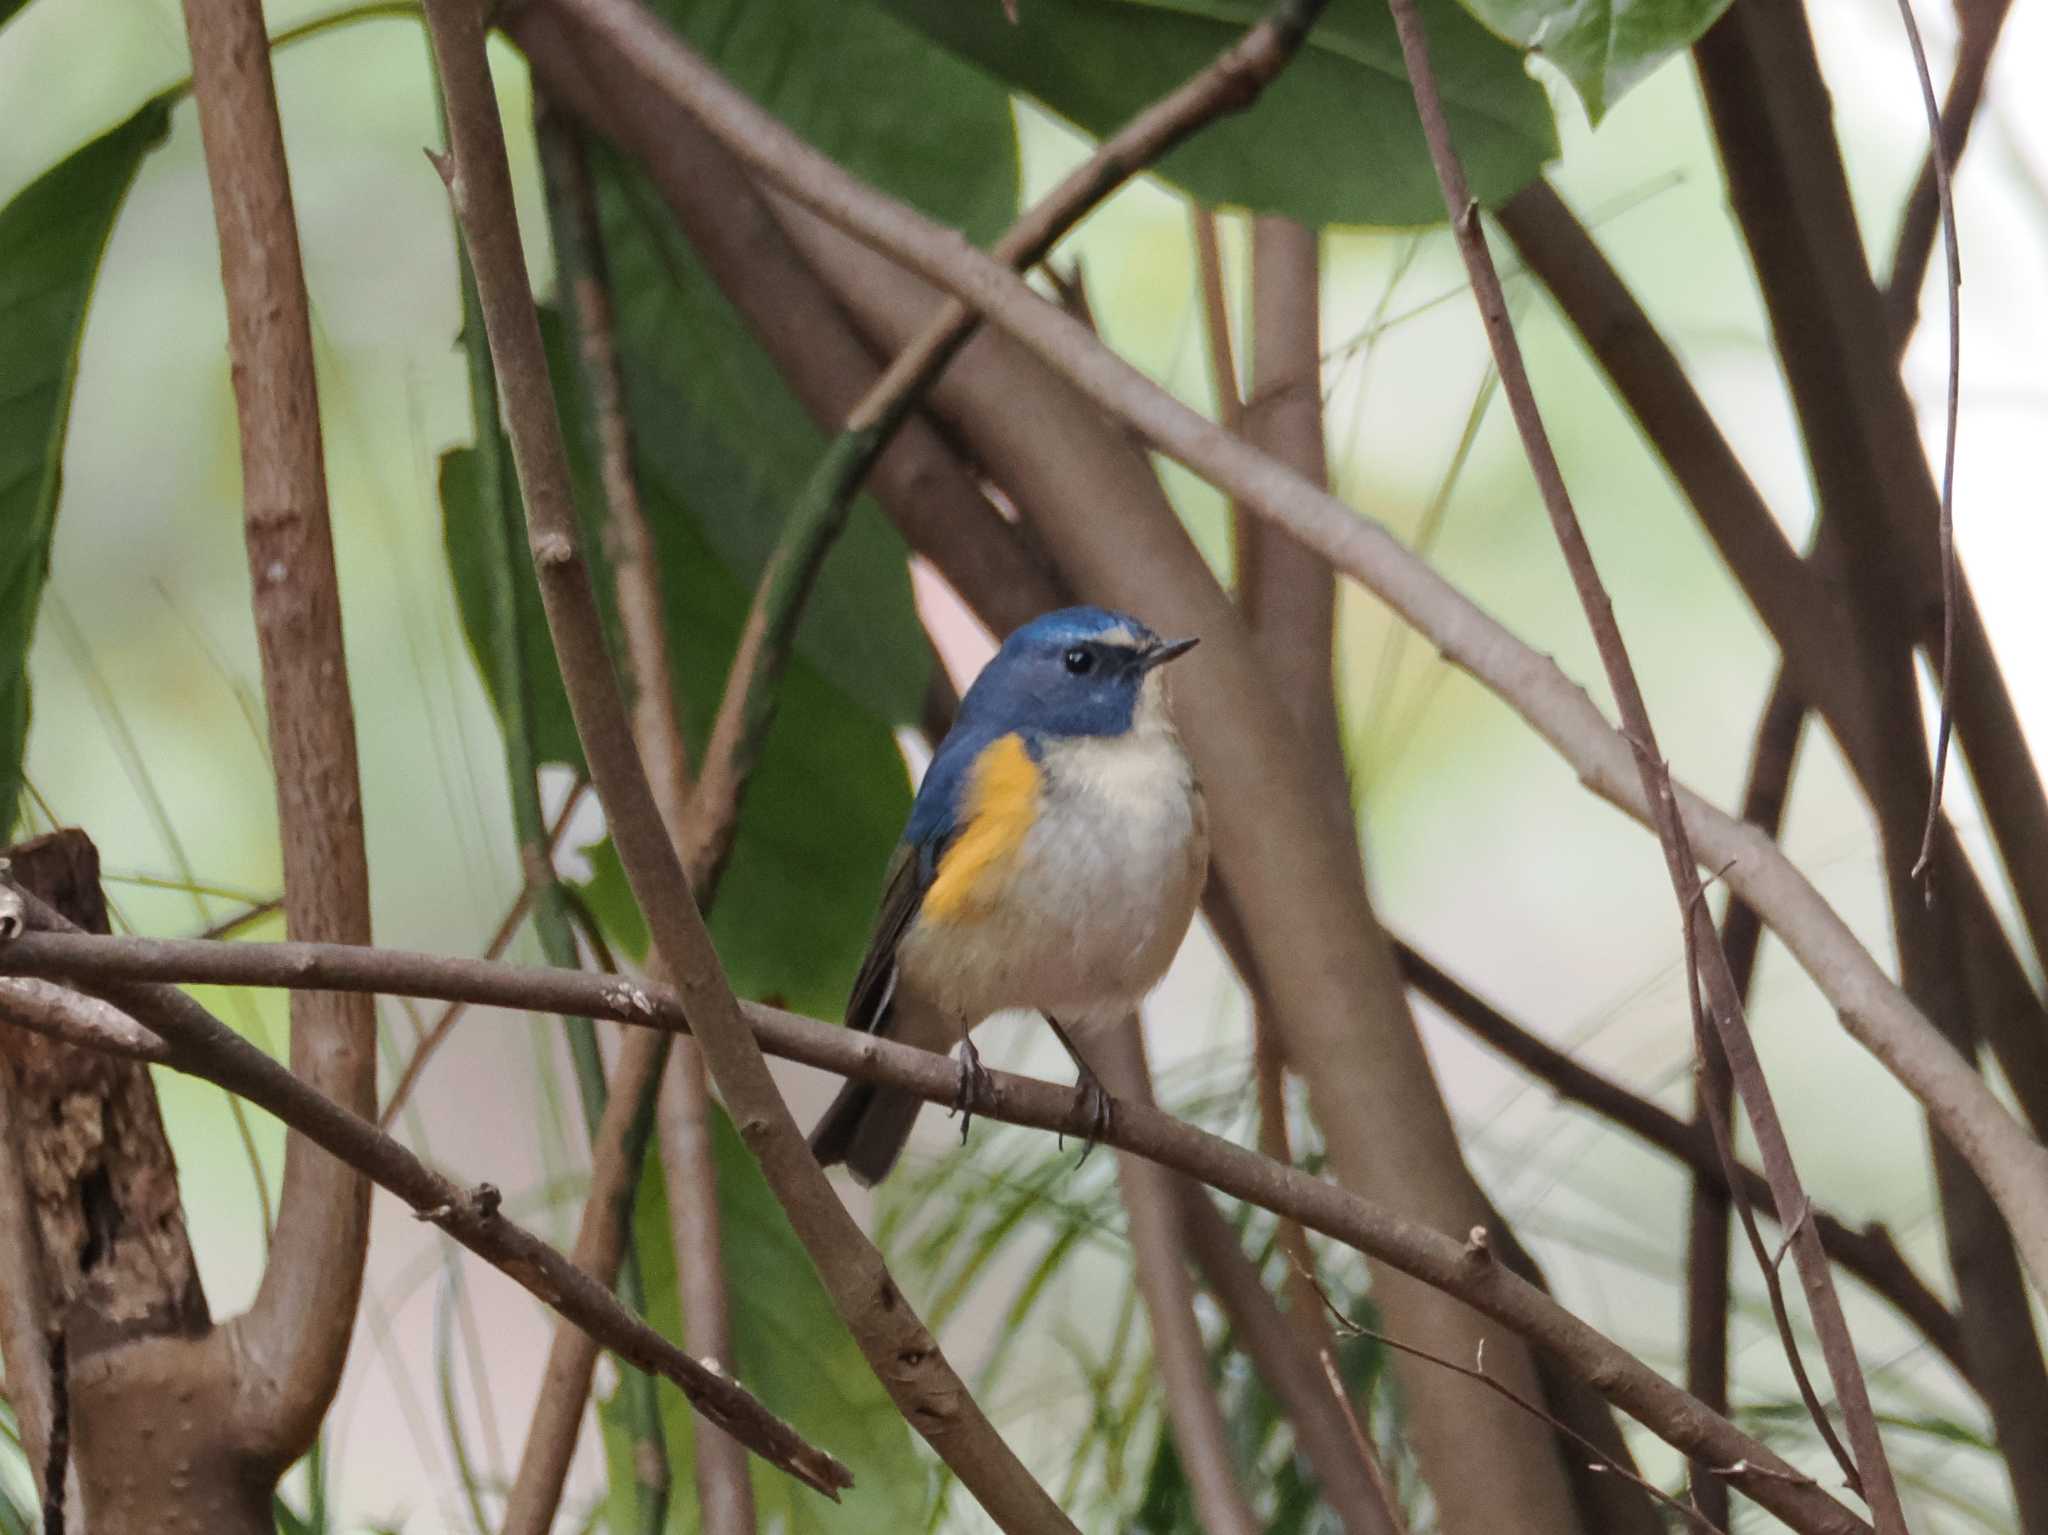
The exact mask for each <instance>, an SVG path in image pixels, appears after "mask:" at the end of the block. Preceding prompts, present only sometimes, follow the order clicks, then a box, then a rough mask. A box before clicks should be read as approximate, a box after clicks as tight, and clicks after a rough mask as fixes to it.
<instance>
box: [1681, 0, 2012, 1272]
mask: <svg viewBox="0 0 2048 1535" xmlns="http://www.w3.org/2000/svg"><path fill="white" fill-rule="evenodd" d="M1694 57H1695V60H1696V63H1697V65H1698V69H1699V76H1700V82H1701V87H1702V92H1703V95H1704V97H1705V100H1706V104H1707V109H1708V117H1709V119H1710V122H1711V125H1712V127H1713V130H1714V135H1715V139H1716V141H1717V145H1718V148H1719V152H1720V157H1721V164H1722V169H1723V172H1724V174H1725V176H1726V178H1727V183H1728V193H1729V202H1730V205H1731V207H1732V208H1733V210H1734V212H1735V215H1736V219H1737V222H1738V224H1739V225H1740V227H1741V230H1742V233H1743V237H1744V240H1745V242H1746V243H1747V245H1748V248H1749V252H1750V257H1751V261H1752V264H1753V265H1754V267H1755V268H1756V273H1757V277H1758V281H1759V286H1760V288H1761V291H1762V295H1763V298H1764V301H1765V306H1766V309H1767V311H1768V314H1769V317H1770V322H1771V328H1772V334H1773V337H1774V338H1775V340H1776V343H1777V347H1778V352H1779V356H1780V359H1781V361H1782V363H1783V367H1784V372H1785V378H1786V382H1787V384H1788V386H1789V388H1790V392H1791V396H1792V403H1793V406H1794V409H1795V410H1796V412H1797V415H1798V418H1799V423H1800V430H1801V436H1802V439H1803V441H1804V444H1805V448H1806V452H1807V455H1808V459H1809V463H1810V466H1811V469H1812V472H1813V478H1814V484H1815V487H1816V489H1817V491H1818V493H1819V500H1820V503H1821V505H1822V507H1823V508H1824V509H1826V510H1827V514H1828V516H1829V518H1830V519H1831V521H1834V522H1838V523H1839V527H1838V529H1837V533H1836V536H1837V537H1839V538H1841V539H1842V540H1843V542H1844V546H1845V548H1846V550H1847V551H1848V554H1849V556H1850V557H1851V558H1852V559H1856V560H1860V561H1867V562H1868V563H1869V564H1870V565H1871V567H1872V570H1871V576H1872V579H1881V580H1882V581H1883V582H1884V583H1885V588H1886V589H1885V593H1884V600H1885V601H1886V602H1887V604H1888V607H1889V626H1890V628H1891V629H1892V630H1894V631H1896V630H1897V629H1898V628H1899V627H1900V626H1901V625H1902V624H1903V625H1904V626H1905V627H1906V629H1907V630H1908V631H1909V632H1911V633H1913V634H1914V635H1915V636H1916V637H1917V639H1918V641H1919V643H1920V644H1921V645H1922V647H1923V648H1925V649H1927V650H1929V651H1930V653H1934V654H1938V653H1939V647H1940V643H1941V632H1942V627H1943V624H1944V617H1943V614H1944V611H1945V610H1946V611H1949V612H1953V614H1954V617H1955V624H1956V635H1955V640H1956V647H1955V656H1954V667H1953V669H1952V673H1951V675H1950V676H1949V677H1948V679H1947V689H1946V691H1947V692H1948V694H1949V695H1950V697H1951V700H1952V707H1953V709H1954V714H1955V724H1956V733H1957V738H1958V740H1959V742H1960V744H1961V746H1962V749H1963V753H1964V755H1965V756H1966V757H1967V758H1968V759H1969V763H1970V769H1971V776H1972V779H1973V781H1974V783H1975V784H1976V786H1977V788H1978V791H1979V795H1980V798H1981V800H1982V803H1983V807H1984V814H1985V821H1986V825H1987V827H1988V828H1989V830H1990V832H1991V834H1992V839H1993V841H1994V842H1995V843H1996V845H1997V847H1998V850H1999V854H2000V857H2001V859H2002V860H2003V862H2004V866H2005V874H2006V876H2007V879H2008V880H2009V881H2010V883H2011V886H2012V889H2013V893H2014V895H2015V896H2016V898H2017V900H2018V904H2019V908H2020V911H2021V914H2022V915H2023V917H2024V918H2025V922H2026V927H2027V930H2028V933H2029V934H2030V936H2031V937H2032V940H2033V944H2034V948H2035V950H2036V952H2037V953H2040V952H2048V861H2044V860H2042V859H2041V858H2040V857H2039V856H2038V853H2037V851H2036V850H2037V849H2039V848H2041V847H2048V794H2044V792H2043V787H2042V779H2041V774H2040V769H2039V766H2038V764H2037V763H2035V761H2034V760H2033V757H2032V755H2031V754H2030V753H2029V751H2028V749H2027V745H2026V735H2025V732H2024V731H2023V730H2022V728H2021V726H2020V722H2019V718H2018V715H2017V712H2016V711H2015V709H2014V707H2013V703H2012V697H2011V694H2010V692H2009V691H2008V689H2007V687H2006V685H2005V681H2004V678H2003V675H2002V674H2001V672H2000V670H1999V667H1998V662H1997V657H1996V655H1995V653H1994V652H1993V650H1992V647H1991V643H1990V638H1989V636H1988V634H1987V633H1986V631H1985V629H1984V624H1983V618H1982V615H1981V613H1979V611H1978V610H1977V607H1976V603H1975V600H1974V598H1973V597H1972V595H1971V592H1970V588H1969V584H1968V582H1967V580H1965V579H1963V578H1962V577H1961V576H1960V575H1959V576H1958V578H1957V587H1956V594H1955V595H1956V601H1955V602H1954V603H1953V604H1945V603H1944V602H1943V590H1944V582H1945V568H1944V565H1943V563H1942V560H1941V550H1940V536H1939V531H1940V530H1939V523H1940V496H1939V492H1938V489H1937V487H1936V484H1935V481H1934V479H1933V476H1932V474H1931V472H1930V470H1929V467H1928V463H1927V457H1926V454H1925V453H1924V452H1923V451H1922V450H1921V447H1920V438H1919V431H1918V425H1917V421H1916V419H1915V415H1914V411H1913V406H1912V402H1911V400H1910V399H1909V398H1908V397H1907V395H1906V392H1905V389H1904V386H1903V385H1902V383H1901V381H1900V379H1899V375H1898V370H1897V367H1896V365H1895V362H1894V354H1893V343H1892V336H1891V332H1890V329H1889V327H1888V325H1887V322H1886V316H1885V309H1884V301H1883V298H1882V295H1881V294H1880V293H1879V291H1878V289H1877V285H1876V284H1875V282H1874V281H1873V280H1872V278H1871V275H1870V270H1869V266H1868V263H1867V261H1866V259H1865V257H1864V253H1863V245H1862V240H1861V236H1860V234H1859V231H1858V226H1857V222H1856V215H1855V210H1854V208H1853V207H1852V205H1851V203H1850V199H1849V193H1848V184H1847V179H1846V176H1845V174H1844V172H1843V168H1842V163H1841V157H1840V149H1839V146H1838V145H1837V143H1836V141H1835V136H1834V132H1833V128H1832V124H1831V122H1830V120H1829V117H1828V112H1827V100H1828V93H1827V87H1826V84H1825V82H1824V81H1823V80H1822V78H1821V74H1820V68H1819V62H1818V60H1817V59H1816V57H1815V55H1814V50H1813V39H1812V35H1811V33H1810V31H1809V30H1808V27H1807V22H1806V16H1805V13H1804V12H1803V11H1797V12H1795V11H1792V10H1788V9H1785V8H1772V7H1758V8H1755V9H1750V8H1742V9H1741V10H1739V11H1733V10H1731V11H1730V12H1729V13H1728V14H1726V15H1724V16H1723V17H1722V19H1721V21H1719V22H1717V23H1716V24H1715V25H1714V26H1713V27H1712V28H1710V29H1709V30H1708V32H1707V33H1706V35H1705V36H1704V37H1702V38H1701V40H1700V41H1699V43H1698V44H1697V45H1695V48H1694ZM1808 696H1809V697H1812V698H1814V699H1815V700H1816V702H1818V700H1819V698H1820V696H1821V695H1820V694H1819V693H1814V692H1810V693H1809V695H1808ZM1895 728H1896V727H1895ZM1950 1138H1951V1139H1952V1140H1958V1139H1959V1137H1957V1136H1956V1135H1954V1134H1951V1136H1950ZM1978 1171H1979V1173H1980V1176H1981V1175H1982V1169H1981V1168H1980V1169H1979V1170H1978ZM1986 1182H1987V1184H1990V1185H1992V1186H1993V1187H1995V1186H1996V1181H1995V1180H1994V1179H1989V1178H1987V1179H1986ZM2001 1205H2003V1201H2001ZM2023 1245H2024V1244H2023Z"/></svg>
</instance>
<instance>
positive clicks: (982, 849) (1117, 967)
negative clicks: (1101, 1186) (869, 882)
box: [810, 607, 1209, 1186]
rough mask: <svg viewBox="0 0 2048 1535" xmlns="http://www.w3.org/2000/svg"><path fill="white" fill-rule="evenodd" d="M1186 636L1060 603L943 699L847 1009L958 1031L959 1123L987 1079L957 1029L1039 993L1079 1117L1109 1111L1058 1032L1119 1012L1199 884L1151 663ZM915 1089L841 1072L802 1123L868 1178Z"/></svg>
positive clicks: (908, 1039)
mask: <svg viewBox="0 0 2048 1535" xmlns="http://www.w3.org/2000/svg"><path fill="white" fill-rule="evenodd" d="M1195 643H1196V642H1195V640H1193V639H1180V640H1162V639H1161V638H1160V637H1159V636H1158V635H1157V634H1155V633H1153V632H1152V630H1151V629H1149V628H1147V627H1146V626H1145V625H1144V624H1143V623H1141V622H1139V620H1137V619H1136V618H1133V617H1132V616H1131V615H1130V614H1128V613H1119V612H1114V611H1111V610H1109V609H1105V608H1099V607H1071V608H1062V609H1059V610H1058V611H1056V612H1051V613H1046V614H1043V615H1041V616H1039V617H1038V618H1035V619H1033V620H1031V621H1030V622H1029V623H1027V624H1025V625H1023V626H1022V627H1021V628H1019V629H1017V630H1016V631H1015V632H1014V633H1012V634H1011V635H1010V636H1009V637H1008V638H1007V639H1005V640H1004V641H1003V643H1002V646H1001V648H1000V649H999V650H998V651H997V652H996V654H995V656H994V658H993V659H991V660H990V661H989V663H988V664H987V665H986V666H985V667H983V668H982V670H981V673H980V675H979V676H977V677H976V678H975V680H974V683H973V685H972V686H971V687H969V688H968V690H967V692H966V694H965V696H964V697H962V699H961V700H960V708H959V712H958V714H957V715H956V716H955V718H954V722H953V725H952V728H951V729H950V730H949V731H948V732H947V733H946V736H945V739H944V740H942V741H941V742H940V743H939V746H938V749H937V751H936V752H934V753H933V756H932V760H931V764H930V766H929V767H928V768H927V769H926V772H925V776H924V780H923V782H922V783H921V784H920V785H919V787H918V792H917V796H916V798H915V800H914V801H913V802H912V805H911V810H910V819H909V823H908V825H907V827H906V828H905V830H904V834H903V839H902V841H901V842H900V843H899V844H898V846H897V848H896V851H895V853H894V855H893V857H892V858H891V860H890V863H889V866H888V872H887V874H886V876H885V878H884V882H883V893H882V898H881V902H880V908H879V912H878V915H877V917H876V920H875V925H874V932H873V936H872V937H871V938H870V940H869V943H868V949H867V955H866V958H865V959H864V960H863V961H862V962H861V966H860V970H859V972H858V974H857V975H856V977H855V979H854V983H853V990H852V993H851V994H850V997H849V1000H848V1003H847V1008H846V1023H847V1026H848V1027H850V1028H856V1029H862V1030H865V1031H867V1032H869V1033H873V1034H877V1035H880V1036H882V1037H884V1038H888V1039H894V1040H899V1041H902V1042H904V1043H907V1044H913V1045H918V1046H922V1047H923V1048H925V1049H928V1050H934V1051H946V1050H950V1049H952V1048H953V1046H954V1045H955V1044H956V1043H957V1044H958V1046H959V1048H960V1062H959V1071H960V1078H959V1088H958V1091H957V1093H956V1094H955V1099H954V1108H955V1110H956V1112H958V1113H960V1114H961V1116H962V1122H961V1130H960V1133H961V1138H962V1140H963V1142H964V1141H965V1139H966V1135H967V1126H968V1123H969V1122H971V1120H972V1117H973V1113H974V1110H975V1109H976V1108H977V1107H982V1108H986V1107H987V1106H988V1104H989V1101H990V1083H989V1078H988V1074H987V1072H986V1070H985V1069H984V1068H983V1067H982V1065H981V1057H980V1054H979V1052H977V1051H976V1049H975V1047H974V1041H973V1038H972V1037H971V1032H970V1031H971V1030H973V1029H974V1028H975V1027H977V1026H978V1025H979V1024H981V1023H982V1022H984V1021H985V1020H986V1019H988V1018H989V1017H990V1016H992V1015H993V1014H996V1013H999V1012H1005V1011H1009V1010H1013V1009H1021V1010H1028V1011H1036V1012H1038V1013H1041V1014H1042V1015H1043V1016H1044V1018H1045V1020H1046V1022H1047V1023H1049V1024H1050V1025H1051V1026H1052V1030H1053V1033H1054V1034H1055V1035H1056V1036H1057V1037H1058V1039H1059V1041H1060V1043H1061V1045H1063V1046H1064V1047H1065V1048H1066V1051H1067V1054H1068V1055H1069V1056H1071V1057H1072V1058H1073V1061H1074V1065H1075V1068H1076V1072H1077V1080H1076V1083H1075V1093H1076V1095H1077V1104H1078V1106H1079V1107H1080V1108H1081V1109H1082V1110H1083V1111H1084V1112H1085V1113H1086V1114H1087V1115H1088V1118H1089V1122H1090V1125H1091V1134H1090V1135H1089V1137H1088V1140H1087V1143H1086V1145H1085V1146H1084V1147H1083V1150H1082V1153H1081V1155H1082V1157H1083V1158H1084V1159H1085V1158H1086V1156H1087V1155H1088V1151H1089V1150H1090V1149H1092V1148H1093V1145H1094V1143H1095V1141H1096V1140H1097V1139H1099V1138H1100V1137H1101V1136H1102V1135H1104V1134H1106V1133H1107V1131H1108V1129H1109V1125H1110V1113H1111V1109H1110V1103H1109V1098H1108V1095H1107V1094H1106V1093H1104V1091H1103V1090H1102V1084H1101V1082H1100V1081H1099V1080H1098V1079H1097V1078H1096V1076H1095V1073H1094V1072H1093V1071H1091V1070H1090V1069H1089V1067H1088V1063H1087V1061H1086V1060H1085V1059H1083V1057H1082V1055H1081V1052H1080V1051H1079V1050H1078V1049H1077V1048H1076V1047H1075V1043H1074V1037H1073V1035H1074V1032H1075V1031H1082V1032H1085V1031H1087V1030H1089V1029H1093V1028H1098V1027H1102V1026H1105V1025H1110V1024H1114V1023H1115V1022H1117V1021H1119V1020H1121V1019H1123V1018H1124V1017H1126V1016H1128V1015H1129V1014H1130V1013H1131V1012H1132V1011H1133V1010H1134V1009H1135V1008H1136V1006H1137V1004H1138V1003H1139V1002H1140V1001H1141V1000H1142V999H1143V998H1144V997H1145V995H1146V994H1147V993H1148V992H1150V991H1151V989H1152V988H1153V986H1154V985H1155V984H1157V982H1158V981H1159V978H1160V977H1161V976H1162V975H1164V974H1165V973H1166V968H1167V966H1168V965H1169V964H1170V963H1171V962H1172V960H1173V956H1174V954H1175V953H1176V952H1177V951H1178V950H1179V948H1180V943H1181V939H1182V938H1183V937H1184V936H1185V935H1186V933H1187V930H1188V924H1189V922H1190V921H1191V920H1192V918H1193V916H1194V911H1195V905H1196V903H1197V901H1198V900H1199V899H1200V897H1201V893H1202V886H1203V882H1204V880H1205V879H1206V877H1207V872H1208V859H1209V837H1208V817H1207V813H1206V809H1205V807H1204V804H1203V799H1202V789H1201V785H1200V783H1199V781H1198V780H1197V778H1196V776H1195V770H1194V765H1193V763H1192V762H1191V761H1190V760H1189V758H1188V754H1187V752H1186V750H1185V749H1184V747H1183V746H1182V744H1181V739H1180V735H1179V733H1178V732H1177V731H1176V730H1175V728H1174V722H1173V717H1172V713H1171V710H1170V706H1169V701H1168V697H1167V689H1166V677H1165V675H1164V673H1163V671H1162V668H1163V667H1165V665H1166V663H1167V662H1169V661H1172V660H1174V659H1175V658H1176V657H1178V656H1183V655H1185V654H1187V652H1188V651H1190V650H1192V649H1193V648H1194V646H1195ZM922 1106H923V1105H922V1101H921V1100H920V1099H918V1098H916V1097H915V1096H913V1095H912V1094H910V1093H908V1092H905V1091H904V1090H903V1089H901V1088H895V1087H885V1086H881V1085H879V1084H876V1083H871V1082H860V1081H849V1082H847V1083H846V1085H845V1086H844V1088H842V1090H841V1091H840V1093H839V1096H838V1097H837V1098H836V1099H835V1100H834V1101H833V1103H832V1105H831V1107H830V1108H828V1109H827V1110H826V1111H825V1114H824V1117H823V1118H822V1119H820V1120H819V1121H818V1124H817V1127H816V1129H814V1130H813V1131H812V1133H811V1139H810V1144H811V1150H812V1151H813V1152H814V1153H815V1154H816V1156H817V1158H818V1161H819V1162H820V1163H821V1164H822V1165H824V1166H828V1167H829V1166H832V1165H834V1164H836V1163H841V1162H843V1163H845V1164H846V1166H847V1168H848V1170H849V1171H850V1172H851V1173H852V1174H853V1176H854V1179H855V1180H856V1181H857V1182H859V1183H861V1184H863V1185H868V1186H872V1185H873V1184H875V1183H878V1182H880V1181H881V1179H882V1178H883V1177H884V1176H885V1175H886V1174H887V1173H888V1171H889V1169H890V1168H891V1167H893V1166H894V1165H895V1163H896V1159H897V1157H898V1156H899V1155H900V1154H901V1152H902V1150H903V1144H904V1142H905V1141H906V1140H907V1139H908V1138H909V1135H910V1127H911V1125H912V1123H913V1122H914V1121H915V1120H916V1118H917V1113H918V1110H919V1109H920V1108H921V1107H922Z"/></svg>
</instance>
